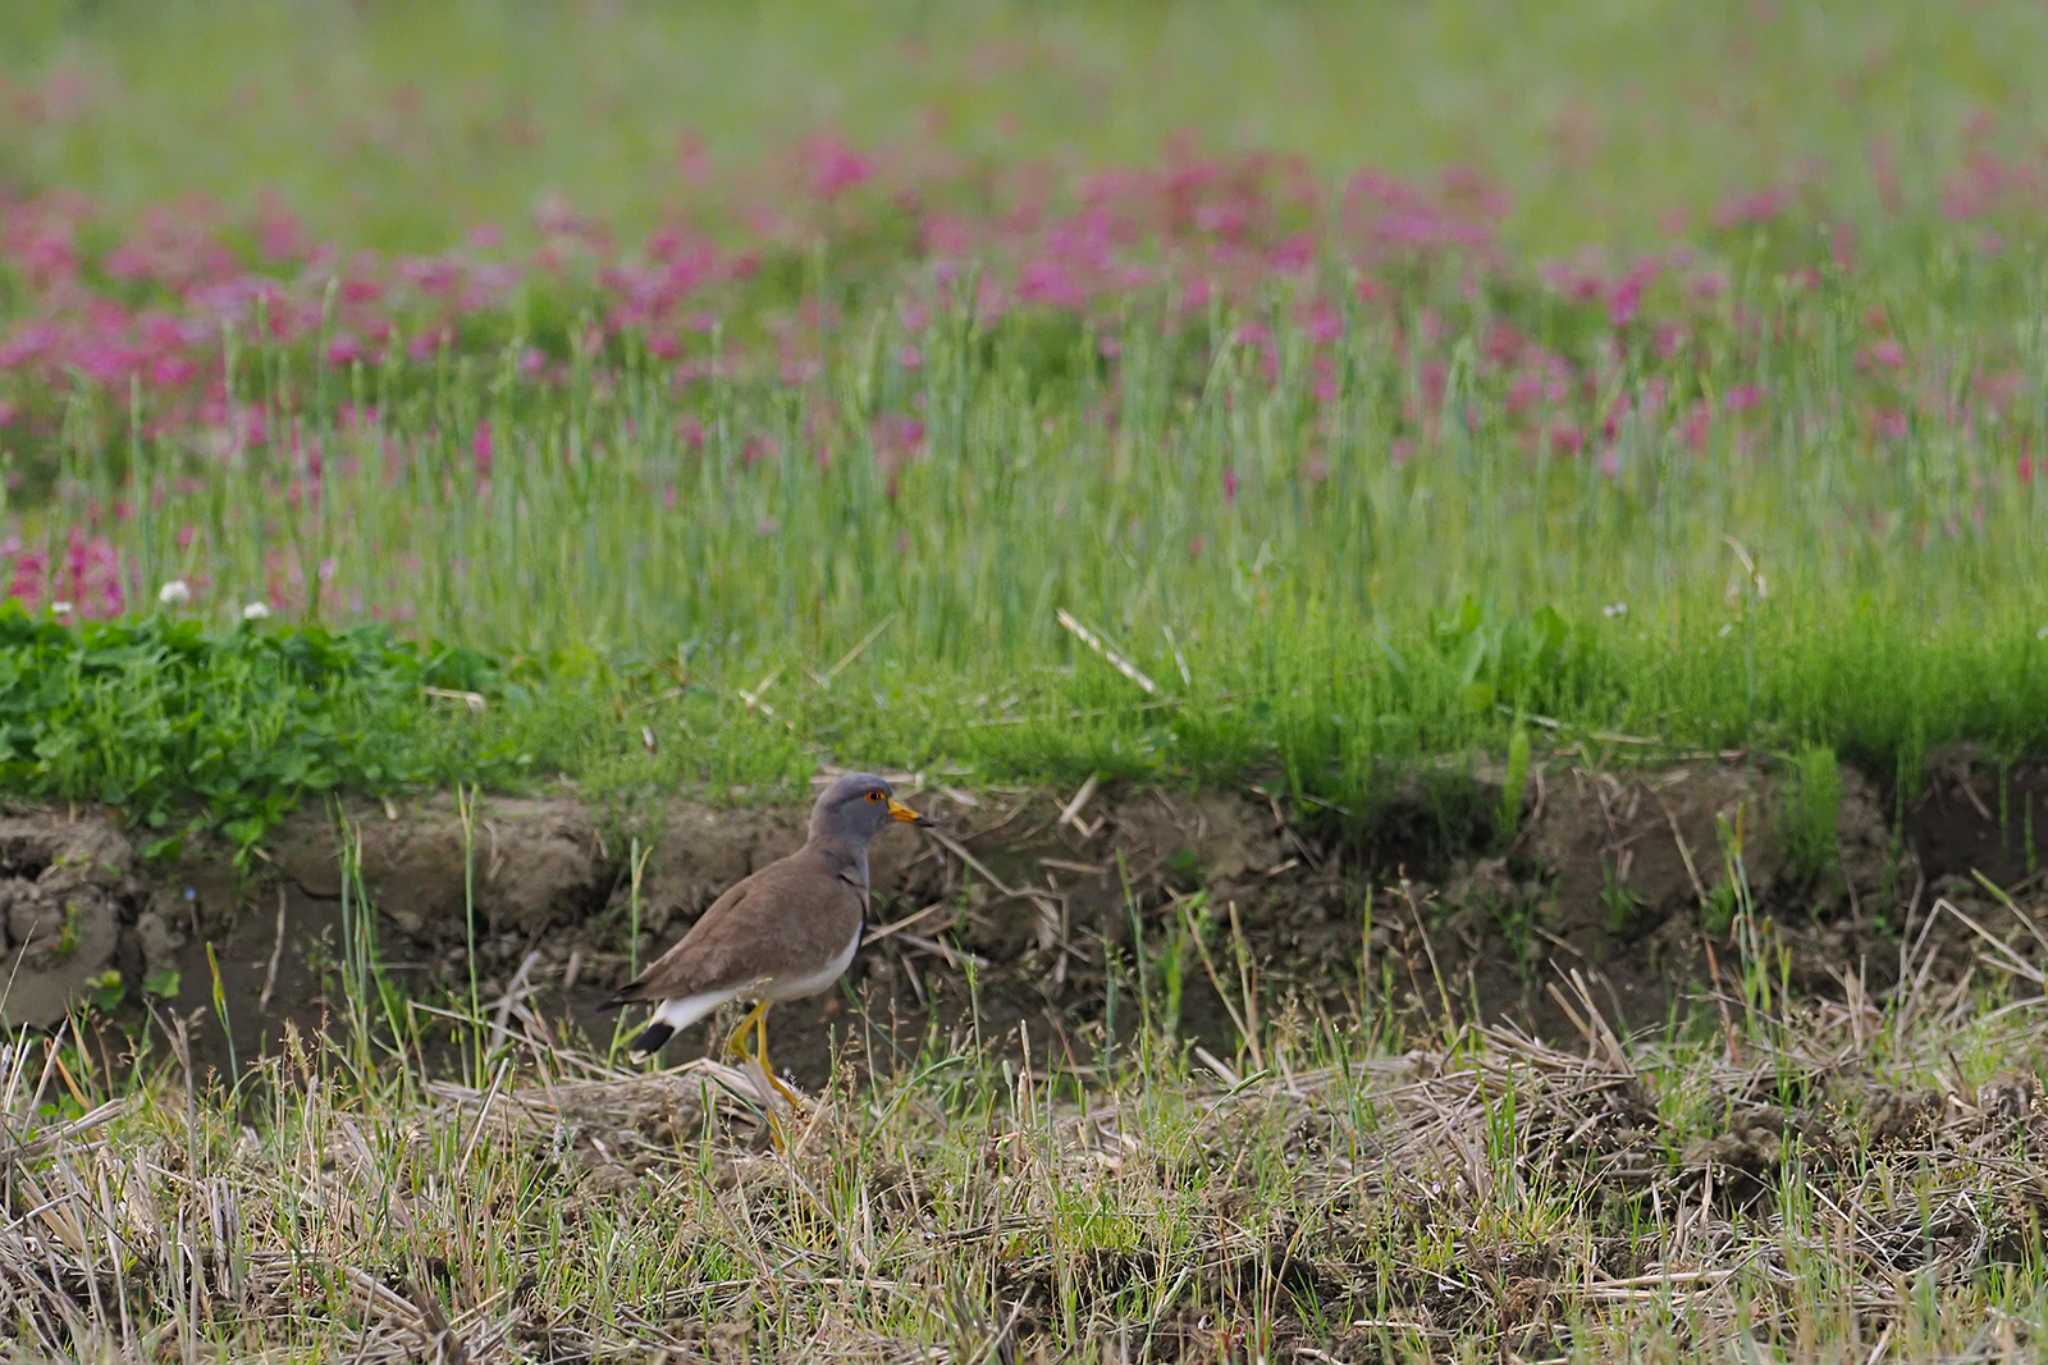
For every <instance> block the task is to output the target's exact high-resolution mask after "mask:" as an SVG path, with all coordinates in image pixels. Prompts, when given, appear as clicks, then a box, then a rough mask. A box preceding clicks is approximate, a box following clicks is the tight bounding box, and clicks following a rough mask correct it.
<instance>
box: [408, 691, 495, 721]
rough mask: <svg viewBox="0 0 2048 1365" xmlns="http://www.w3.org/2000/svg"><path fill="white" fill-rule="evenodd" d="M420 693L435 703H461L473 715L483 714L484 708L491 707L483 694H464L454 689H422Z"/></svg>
mask: <svg viewBox="0 0 2048 1365" xmlns="http://www.w3.org/2000/svg"><path fill="white" fill-rule="evenodd" d="M420 691H421V692H423V693H425V694H426V695H427V696H429V697H432V698H433V699H434V700H435V701H459V702H461V703H462V704H463V705H464V706H467V707H468V708H469V709H470V711H471V713H472V714H476V713H481V712H482V711H483V709H484V707H486V706H487V705H489V703H488V702H486V701H485V700H484V694H483V693H481V692H464V691H462V690H460V689H459V688H452V687H422V688H421V689H420Z"/></svg>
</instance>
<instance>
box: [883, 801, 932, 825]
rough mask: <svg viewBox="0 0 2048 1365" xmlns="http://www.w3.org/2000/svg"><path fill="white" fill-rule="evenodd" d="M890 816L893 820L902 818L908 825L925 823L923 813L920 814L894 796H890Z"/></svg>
mask: <svg viewBox="0 0 2048 1365" xmlns="http://www.w3.org/2000/svg"><path fill="white" fill-rule="evenodd" d="M889 818H890V819H891V820H901V821H902V822H903V823H904V824H906V825H921V824H923V823H924V817H923V816H922V815H919V814H918V813H917V812H916V811H914V810H912V809H911V808H910V807H908V806H906V805H904V804H903V803H902V802H901V801H898V800H897V799H896V798H895V797H893V796H892V797H890V798H889Z"/></svg>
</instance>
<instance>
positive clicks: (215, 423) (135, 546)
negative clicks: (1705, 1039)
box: [0, 4, 2048, 791]
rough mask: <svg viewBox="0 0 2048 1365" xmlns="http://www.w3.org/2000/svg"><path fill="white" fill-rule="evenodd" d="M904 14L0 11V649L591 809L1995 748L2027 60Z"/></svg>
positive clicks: (2024, 593)
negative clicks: (244, 665)
mask: <svg viewBox="0 0 2048 1365" xmlns="http://www.w3.org/2000/svg"><path fill="white" fill-rule="evenodd" d="M1198 11H1199V12H1198ZM921 13H922V12H921V11H919V10H917V8H916V7H914V6H912V7H903V8H899V9H894V10H889V11H887V12H885V13H884V14H881V15H877V16H873V17H871V18H870V19H868V20H863V21H855V20H853V19H851V18H846V17H837V18H835V17H831V16H824V15H817V14H813V13H810V12H809V11H807V10H805V9H803V8H801V7H799V8H795V9H783V8H777V7H770V8H769V9H767V10H764V11H762V12H760V13H759V14H754V15H750V16H742V15H739V14H736V13H725V12H723V11H710V12H706V13H703V14H694V15H691V16H689V17H682V16H678V15H674V14H669V13H666V12H664V11H662V10H660V9H658V8H654V7H637V6H611V5H595V4H593V5H587V6H576V7H570V8H569V9H568V10H566V11H564V12H563V13H560V14H553V15H526V16H523V17H522V18H521V19H520V20H519V21H518V22H516V23H513V22H501V20H500V19H499V18H497V17H493V13H492V12H491V11H490V10H489V9H488V8H487V7H485V8H478V9H474V10H470V9H462V10H450V11H449V12H447V13H439V14H411V13H407V12H404V11H401V10H399V9H397V8H392V7H383V6H376V5H369V6H344V5H334V6H311V7H306V8H305V10H304V11H303V12H297V11H295V12H293V14H292V15H291V16H290V17H289V18H286V17H284V16H282V15H281V14H276V13H271V12H270V11H268V10H265V9H263V8H261V7H234V6H230V7H203V8H202V7H191V8H189V9H184V8H180V7H170V8H168V9H164V10H161V11H159V10H154V9H152V10H149V11H147V12H144V11H140V10H136V9H133V8H131V7H126V6H72V7H66V6H57V5H52V6H48V7H44V9H43V11H41V12H37V11H35V9H34V7H31V10H30V12H29V13H27V14H18V15H16V16H15V17H14V18H12V19H10V21H9V24H10V26H12V27H13V28H15V29H17V30H18V33H17V36H18V37H19V38H20V40H21V41H18V42H14V43H11V44H10V45H9V51H10V54H11V55H10V57H9V59H8V62H9V65H8V67H7V69H6V71H5V74H4V85H0V96H4V99H0V106H4V109H5V111H6V113H5V117H6V118H7V120H8V121H9V126H10V128H11V130H12V131H11V133H10V135H9V136H8V137H7V138H6V139H5V140H4V142H0V450H4V454H5V460H6V487H5V507H4V522H5V529H4V542H0V575H4V581H5V582H6V584H7V592H8V595H9V596H10V597H11V598H12V599H13V600H14V601H16V602H17V603H19V604H20V607H21V608H22V609H23V610H24V611H25V612H27V613H29V614H30V615H31V616H44V617H54V618H56V619H60V620H92V619H98V618H107V617H115V616H121V615H123V614H133V613H147V612H154V611H159V610H163V611H169V612H174V613H176V614H178V615H180V616H185V617H192V618H197V619H200V620H203V621H207V622H211V623H214V624H215V625H217V626H219V627H221V628H226V627H228V626H229V625H231V624H232V623H234V622H236V621H237V620H240V619H243V618H261V617H266V616H267V617H268V618H269V619H270V620H271V621H272V622H274V623H280V624H281V623H286V622H297V621H318V622H321V623H326V624H339V625H350V624H354V623H363V622H382V623H388V624H390V625H391V626H393V627H395V628H396V629H397V630H398V631H399V632H400V633H401V634H402V635H404V636H406V637H408V638H414V639H419V640H423V641H437V642H442V643H446V644H450V645H459V646H465V647H473V648H475V649H479V650H482V651H484V652H485V653H486V654H488V655H490V656H491V657H493V658H495V659H497V660H500V661H502V662H504V664H505V666H506V667H507V668H508V669H509V670H511V672H512V673H515V674H518V675H520V676H523V677H525V678H526V679H527V680H528V681H529V682H532V683H537V684H539V690H540V691H543V692H551V693H552V694H553V695H557V696H561V695H567V694H568V693H569V692H572V691H573V692H575V694H576V696H577V697H578V698H579V702H578V705H579V706H580V707H582V708H583V709H586V710H587V709H589V707H591V706H596V705H599V704H601V703H602V704H608V705H609V707H610V709H611V710H613V711H614V713H615V718H618V719H628V720H629V721H630V723H628V724H624V725H610V726H605V727H600V728H601V730H602V733H601V734H591V733H585V731H584V730H583V729H581V728H579V729H577V731H576V733H577V734H578V736H579V738H578V739H577V740H576V741H575V742H574V743H573V744H570V743H568V742H567V741H562V740H560V739H559V736H560V735H561V734H562V727H561V726H560V725H559V724H558V723H557V720H556V719H550V720H549V721H548V722H547V723H546V724H540V723H538V722H535V723H532V724H530V725H529V726H528V728H529V729H530V730H532V731H533V732H535V733H537V734H539V735H540V736H541V737H542V738H541V739H539V740H532V741H531V742H529V740H528V739H526V738H521V739H517V740H508V741H507V745H506V747H507V748H508V750H511V749H516V750H520V751H521V752H520V754H519V756H520V757H521V758H522V759H524V760H526V761H528V762H529V763H531V762H538V763H540V764H541V765H542V766H551V765H552V766H566V767H569V768H571V769H577V770H587V771H593V772H594V771H598V770H601V769H605V768H606V767H607V765H609V764H611V763H614V762H617V761H624V760H625V757H626V756H627V755H629V754H631V753H632V752H634V751H635V750H637V749H641V748H660V747H661V746H662V743H663V741H665V740H667V739H668V738H669V737H670V736H671V735H673V736H674V738H675V740H676V741H677V743H676V744H670V745H668V746H667V747H668V748H669V749H670V750H671V752H673V751H674V750H675V749H676V748H678V747H679V746H680V748H681V749H682V750H683V751H685V752H687V753H690V754H694V755H695V756H696V757H695V758H694V759H693V760H690V761H687V762H685V761H684V760H672V759H665V760H663V762H664V763H667V762H684V766H685V767H686V768H688V769H689V770H691V771H694V772H695V773H696V774H698V775H701V776H712V777H723V778H738V779H744V778H756V777H759V778H778V777H782V776H786V775H790V774H793V773H795V772H797V771H800V770H801V769H802V767H803V765H804V764H807V763H808V762H809V761H810V760H809V758H808V757H807V756H806V753H805V752H804V749H805V746H804V745H797V744H794V743H793V742H792V739H791V737H792V736H793V735H796V734H802V735H804V736H805V737H806V741H805V744H806V745H808V744H810V743H811V742H812V741H815V742H816V743H817V744H820V745H822V746H823V747H824V748H825V749H827V750H833V749H837V748H841V747H866V748H868V749H870V750H880V751H883V752H889V753H894V754H900V755H902V756H903V758H904V759H905V761H913V762H915V761H935V760H941V759H953V760H960V761H966V762H969V763H973V764H979V765H983V766H992V767H994V768H999V769H1019V770H1042V769H1046V768H1055V769H1063V770H1064V769H1072V770H1077V771H1092V770H1107V771H1111V772H1116V771H1196V772H1199V771H1204V770H1206V769H1209V768H1215V767H1223V768H1229V767H1242V766H1245V765H1247V764H1256V763H1263V762H1270V761H1272V760H1273V759H1274V758H1275V756H1277V759H1278V761H1279V762H1280V764H1281V765H1282V766H1283V767H1284V768H1285V769H1286V770H1287V772H1288V773H1289V774H1290V775H1291V777H1292V778H1293V779H1294V780H1295V781H1296V782H1297V783H1298V784H1300V785H1302V786H1303V787H1304V788H1308V789H1330V790H1336V791H1344V790H1348V789H1350V788H1353V787H1355V786H1356V784H1357V783H1358V781H1359V780H1360V779H1361V775H1362V774H1364V773H1365V772H1367V771H1368V770H1370V769H1371V768H1372V767H1373V766H1374V765H1375V764H1376V763H1378V762H1379V761H1380V760H1382V759H1385V758H1388V757H1393V758H1399V757H1400V756H1402V755H1404V754H1410V753H1414V752H1417V751H1429V750H1437V749H1443V748H1451V747H1458V746H1461V745H1464V744H1467V743H1469V742H1473V741H1479V742H1497V741H1498V739H1499V738H1500V737H1501V736H1502V735H1503V734H1504V733H1505V732H1506V730H1507V728H1509V727H1511V726H1512V725H1514V724H1516V723H1517V722H1516V721H1515V719H1514V717H1515V716H1516V715H1517V714H1522V715H1528V716H1540V717H1544V718H1547V719H1552V720H1556V721H1559V722H1561V723H1563V724H1564V725H1566V726H1568V727H1589V728H1595V729H1599V728H1607V729H1619V730H1624V731H1632V732H1642V733H1644V734H1646V735H1649V736H1652V737H1656V738H1660V739H1665V740H1669V741H1671V742H1674V743H1678V742H1684V743H1715V744H1725V743H1752V742H1754V743H1763V744H1767V745H1768V744H1783V743H1791V742H1808V741H1811V742H1819V743H1824V744H1832V745H1835V746H1838V747H1839V748H1841V749H1842V750H1844V751H1845V752H1850V753H1856V754H1860V755H1862V756H1863V757H1864V758H1866V759H1867V760H1868V761H1870V762H1872V763H1875V764H1876V765H1877V766H1879V767H1880V768H1882V767H1885V766H1887V765H1889V764H1891V763H1893V762H1898V761H1903V762H1907V763H1909V764H1910V763H1911V762H1913V761H1914V760H1915V759H1916V758H1917V756H1918V754H1919V753H1920V752H1922V751H1923V750H1924V749H1925V748H1926V747H1927V746H1928V745H1929V744H1931V743H1935V742H1939V741H1941V740H1943V739H1946V738H1951V737H1956V736H1959V735H1968V736H1970V737H1974V738H1984V739H1991V740H1996V741H1999V742H2002V743H2005V744H2019V743H2024V742H2028V741H2032V740H2037V739H2040V738H2043V737H2044V729H2048V719H2044V718H2048V639H2043V638H2041V637H2042V636H2043V635H2044V633H2048V586H2044V585H2048V580H2044V577H2043V575H2042V573H2041V571H2040V570H2041V567H2042V549H2041V543H2042V542H2041V534H2040V532H2041V520H2040V519H2041V515H2042V513H2041V511H2040V499H2041V493H2040V491H2039V490H2038V488H2037V485H2036V469H2037V464H2038V462H2039V461H2041V460H2042V459H2043V458H2048V447H2044V443H2043V442H2044V431H2048V351H2044V346H2043V335H2042V332H2043V326H2044V313H2043V306H2042V305H2043V289H2044V284H2043V281H2044V275H2043V272H2042V267H2041V262H2042V247H2043V244H2044V236H2043V232H2042V227H2043V223H2044V221H2048V144H2044V142H2043V140H2042V135H2041V125H2040V121H2039V114H2038V101H2037V99H2036V97H2035V96H2033V95H2032V94H2031V93H2030V92H2029V90H2028V89H2027V82H2026V80H2025V78H2024V66H2025V64H2024V61H2023V58H2022V56H2021V54H2022V53H2024V52H2027V51H2031V50H2039V48H2038V40H2039V39H2040V38H2041V37H2043V36H2044V35H2043V24H2044V20H2043V17H2042V15H2041V14H2040V13H2039V11H2038V8H2037V7H2020V6H2005V7H2000V6H1987V7H1982V10H1981V12H1979V13H1977V14H1975V15H1973V16H1972V17H1971V18H1970V20H1969V21H1968V22H1965V21H1963V20H1962V19H1960V18H1956V19H1953V20H1947V19H1939V18H1936V17H1934V16H1931V15H1929V14H1927V13H1925V12H1924V11H1922V10H1921V9H1919V8H1916V7H1911V6H1895V7H1886V6H1880V7H1876V8H1875V9H1872V10H1870V11H1869V12H1867V13H1864V14H1862V15H1860V16H1859V17H1858V18H1856V19H1855V20H1853V21H1851V20H1848V19H1846V18H1840V17H1838V18H1835V19H1825V18H1822V17H1819V16H1814V15H1805V14H1802V13H1800V12H1799V11H1798V10H1797V9H1796V7H1779V6H1774V5H1769V4H1757V5H1751V6H1742V7H1736V8H1735V9H1732V10H1731V11H1730V12H1729V13H1728V14H1726V15H1724V16H1722V17H1719V18H1712V19H1710V18H1707V17H1704V16H1700V15H1696V14H1693V13H1691V12H1690V11H1689V10H1686V9H1684V7H1677V6H1673V7H1668V9H1667V10H1666V11H1664V12H1661V13H1659V14H1656V15H1650V14H1647V13H1645V14H1634V13H1632V12H1630V11H1629V9H1628V7H1599V6H1594V7H1589V8H1587V9H1585V10H1584V11H1583V12H1577V13H1576V17H1573V18H1570V19H1567V18H1565V17H1563V16H1557V17H1553V18H1550V19H1547V20H1542V21H1532V22H1531V23H1530V24H1529V26H1528V28H1527V31H1525V32H1521V33H1517V34H1512V35H1511V34H1509V33H1506V32H1500V31H1494V28H1490V27H1489V24H1490V23H1491V22H1492V20H1495V19H1498V18H1499V16H1498V15H1493V14H1492V11H1491V10H1490V8H1489V7H1487V6H1484V5H1474V6H1470V7H1450V8H1448V9H1444V10H1441V11H1433V12H1431V13H1430V14H1428V15H1424V14H1422V13H1420V12H1417V13H1409V14H1401V15H1392V16H1380V17H1378V18H1373V17H1368V16H1362V15H1360V16H1339V15H1330V14H1324V13H1321V12H1318V11H1312V10H1302V11H1299V12H1293V11H1290V12H1289V13H1288V14H1286V15H1284V16H1278V17H1275V16H1265V17H1260V16H1256V15H1253V14H1252V13H1250V12H1249V11H1242V10H1238V9H1235V8H1230V7H1218V8H1215V9H1213V10H1207V11H1201V10H1200V7H1198V8H1197V10H1173V11H1168V10H1165V9H1160V10H1156V11H1155V10H1152V9H1150V8H1148V7H1140V8H1139V10H1138V11H1137V12H1134V13H1130V14H1124V15H1121V16H1119V15H1116V14H1113V13H1110V12H1105V11H1091V10H1075V11H1062V12H1059V13H1057V14H1054V15H1047V16H1036V17H1035V18H1034V17H1033V16H1032V15H1031V14H1030V13H1029V12H1028V11H1023V10H1017V9H1012V8H1010V7H1006V6H999V5H989V6H981V7H975V8H973V9H972V10H971V11H970V12H969V14H970V15H971V17H970V18H968V19H967V20H966V21H964V22H961V23H958V24H947V25H939V26H937V27H936V28H934V27H930V26H927V25H924V24H922V23H920V22H919V15H920V14H921ZM1494 27H1498V26H1497V25H1495V26H1494ZM1659 34H1663V35H1666V37H1667V38H1668V39H1669V41H1664V40H1661V39H1658V38H1657V35H1659ZM1624 55H1625V56H1626V58H1627V60H1626V62H1622V61H1620V60H1619V59H1620V58H1621V57H1623V56H1624ZM1062 612H1064V613H1067V614H1068V615H1069V617H1070V618H1071V619H1072V621H1074V622H1075V623H1077V624H1079V625H1080V626H1082V627H1084V628H1085V629H1086V630H1087V631H1089V632H1090V633H1091V634H1093V635H1094V636H1095V637H1096V638H1098V639H1099V640H1101V641H1103V642H1104V645H1105V648H1106V649H1107V650H1109V651H1110V652H1112V653H1114V654H1116V655H1117V656H1118V657H1119V658H1122V659H1124V660H1126V661H1127V662H1128V663H1129V664H1130V666H1131V671H1132V672H1133V673H1135V674H1137V675H1139V676H1140V677H1142V679H1143V682H1142V683H1139V684H1136V685H1135V686H1134V684H1133V683H1131V682H1129V681H1126V679H1125V678H1124V677H1123V676H1120V675H1119V674H1118V673H1116V672H1112V671H1111V670H1110V668H1109V667H1107V666H1106V665H1105V664H1104V663H1103V662H1102V660H1101V659H1099V658H1098V657H1096V656H1095V655H1094V654H1093V653H1091V652H1090V649H1089V648H1088V647H1087V646H1086V645H1085V644H1084V642H1083V641H1082V639H1081V638H1080V636H1079V635H1078V633H1076V632H1073V631H1070V630H1067V629H1063V628H1062V626H1061V624H1060V617H1059V614H1060V613H1062ZM542 680H545V681H544V682H542ZM1137 688H1142V693H1141V692H1140V691H1139V690H1136V689H1137ZM529 690H530V689H529ZM526 694H527V693H526V691H522V692H521V693H520V695H522V696H524V695H526ZM1127 702H1128V703H1134V705H1124V704H1123V703H1127ZM628 712H631V715H630V716H629V715H628ZM557 719H558V718H557ZM992 720H993V721H1002V722H1004V724H1002V725H999V726H995V727H993V728H992V727H990V726H989V724H988V722H990V721H992ZM1048 722H1056V723H1048ZM493 723H497V724H506V725H514V724H517V722H515V721H512V720H501V721H494V722H493ZM643 732H644V733H643ZM536 745H538V746H539V748H540V749H545V750H546V752H537V751H536ZM565 746H566V747H565ZM728 750H730V753H727V751H728ZM714 752H715V753H719V754H723V755H725V756H724V757H722V758H719V759H717V760H716V761H713V760H710V759H707V758H706V757H705V755H706V754H707V753H714Z"/></svg>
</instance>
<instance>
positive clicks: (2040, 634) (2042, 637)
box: [2034, 626, 2048, 640]
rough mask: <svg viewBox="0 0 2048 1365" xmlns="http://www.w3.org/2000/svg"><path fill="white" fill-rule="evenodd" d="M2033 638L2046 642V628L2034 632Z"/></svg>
mask: <svg viewBox="0 0 2048 1365" xmlns="http://www.w3.org/2000/svg"><path fill="white" fill-rule="evenodd" d="M2034 638H2035V639H2036V640H2048V626H2043V627H2041V628H2040V629H2039V630H2037V631H2035V632H2034Z"/></svg>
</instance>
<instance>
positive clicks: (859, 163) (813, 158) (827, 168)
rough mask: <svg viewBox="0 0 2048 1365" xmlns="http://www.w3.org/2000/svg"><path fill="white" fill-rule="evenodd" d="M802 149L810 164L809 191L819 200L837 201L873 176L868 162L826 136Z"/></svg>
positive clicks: (870, 163)
mask: <svg viewBox="0 0 2048 1365" xmlns="http://www.w3.org/2000/svg"><path fill="white" fill-rule="evenodd" d="M805 150H806V153H807V159H808V160H809V162H810V171H811V192H812V193H813V194H815V195H817V196H818V198H820V199H837V198H838V197H839V196H840V195H842V194H844V193H846V191H848V190H850V189H853V188H854V187H855V186H857V185H862V184H865V183H866V182H867V180H868V178H869V177H870V176H872V175H873V174H874V173H875V168H874V165H873V163H872V162H870V161H869V160H868V159H867V158H866V157H864V156H862V155H861V154H860V153H859V152H857V151H855V150H854V149H853V148H852V147H851V146H849V145H848V144H847V143H846V142H844V141H842V140H840V139H839V138H837V137H834V136H831V135H830V134H827V135H825V136H823V137H818V138H813V139H812V140H811V143H810V146H809V147H808V148H806V149H805Z"/></svg>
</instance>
